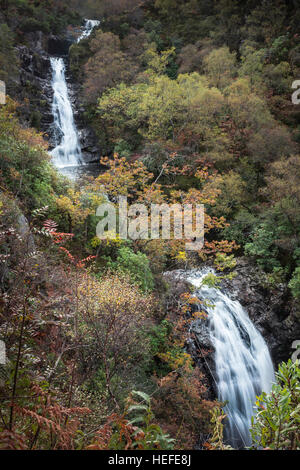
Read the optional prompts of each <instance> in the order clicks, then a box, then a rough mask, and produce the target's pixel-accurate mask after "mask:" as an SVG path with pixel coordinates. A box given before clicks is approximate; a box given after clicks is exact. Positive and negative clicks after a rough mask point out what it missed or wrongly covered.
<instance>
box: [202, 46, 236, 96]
mask: <svg viewBox="0 0 300 470" xmlns="http://www.w3.org/2000/svg"><path fill="white" fill-rule="evenodd" d="M203 63H204V70H205V71H206V73H207V75H208V77H209V80H210V83H211V84H212V85H214V86H216V87H217V88H220V89H223V88H225V87H226V86H228V85H229V84H230V83H231V81H232V79H233V78H234V76H235V74H236V54H235V53H232V52H230V50H229V48H228V47H221V48H220V49H215V50H213V51H212V52H211V53H210V54H208V56H206V57H204V59H203Z"/></svg>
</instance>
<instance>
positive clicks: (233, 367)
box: [187, 269, 275, 448]
mask: <svg viewBox="0 0 300 470" xmlns="http://www.w3.org/2000/svg"><path fill="white" fill-rule="evenodd" d="M208 272H211V270H207V269H206V270H204V271H195V272H191V273H189V274H188V278H187V280H188V281H189V282H190V283H191V284H193V285H194V286H195V287H196V288H197V290H196V292H195V293H196V296H197V297H198V298H199V300H202V301H203V300H205V301H206V300H207V301H208V303H209V305H206V306H205V307H203V306H202V305H201V308H203V309H204V310H205V311H206V313H207V314H208V319H207V321H208V328H209V332H210V337H211V343H212V344H213V345H214V349H215V355H214V358H215V366H216V377H214V379H215V381H216V384H217V389H218V398H219V400H220V401H221V402H225V403H226V406H225V407H224V411H225V413H226V414H227V418H228V420H227V424H226V426H225V438H226V440H227V441H228V442H229V443H230V444H231V445H232V446H233V447H235V448H245V447H247V446H250V445H251V435H250V431H249V428H250V427H251V418H252V416H253V414H254V404H255V401H256V396H257V395H259V394H261V392H262V391H264V392H269V391H270V390H271V386H272V383H273V382H274V380H275V376H274V368H273V364H272V360H271V357H270V353H269V350H268V347H267V345H266V343H265V341H264V339H263V337H262V336H261V334H260V333H259V331H258V330H257V329H256V328H255V326H254V325H253V323H252V322H251V320H250V318H249V316H248V314H247V313H246V311H245V310H244V309H243V307H242V306H241V304H240V303H239V302H238V301H233V300H231V299H230V297H229V296H228V295H226V293H224V292H222V291H221V290H220V289H216V288H212V287H208V286H207V285H203V284H202V283H203V279H204V278H205V276H206V275H207V274H208ZM201 321H205V320H201Z"/></svg>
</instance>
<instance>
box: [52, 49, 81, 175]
mask: <svg viewBox="0 0 300 470" xmlns="http://www.w3.org/2000/svg"><path fill="white" fill-rule="evenodd" d="M51 67H52V88H53V102H52V114H53V119H54V126H55V131H56V138H57V142H58V145H57V146H56V147H55V149H54V150H52V152H51V155H52V157H53V162H54V164H55V166H57V167H58V168H65V167H68V166H76V165H78V164H79V163H81V149H80V143H79V139H78V133H77V129H76V126H75V122H74V115H73V109H72V105H71V102H70V98H69V95H68V88H67V82H66V77H65V64H64V61H63V59H62V58H56V57H52V58H51Z"/></svg>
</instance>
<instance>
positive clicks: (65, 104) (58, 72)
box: [50, 20, 100, 173]
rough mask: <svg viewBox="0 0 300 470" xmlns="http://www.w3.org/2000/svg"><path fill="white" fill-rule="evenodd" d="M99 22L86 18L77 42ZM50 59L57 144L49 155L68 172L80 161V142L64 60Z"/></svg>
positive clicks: (59, 166) (85, 36)
mask: <svg viewBox="0 0 300 470" xmlns="http://www.w3.org/2000/svg"><path fill="white" fill-rule="evenodd" d="M99 23H100V22H99V21H98V20H86V24H85V26H84V29H83V32H82V35H81V36H80V37H79V38H78V40H77V42H79V41H80V40H81V39H83V38H87V37H88V36H90V34H91V33H92V31H93V29H94V28H95V27H96V26H98V25H99ZM50 60H51V67H52V82H51V85H52V89H53V102H52V115H53V121H54V128H55V134H56V141H57V146H56V147H55V148H54V149H53V150H52V152H51V155H52V159H53V163H54V165H55V166H56V167H57V168H59V169H60V170H61V171H62V172H65V173H69V172H68V170H66V169H68V168H69V169H70V167H77V166H78V165H80V164H81V163H82V160H81V148H80V142H79V137H78V132H77V128H76V124H75V120H74V113H73V109H72V105H71V101H70V98H69V93H68V87H67V82H66V76H65V63H64V60H63V58H61V57H51V59H50ZM64 169H65V171H64Z"/></svg>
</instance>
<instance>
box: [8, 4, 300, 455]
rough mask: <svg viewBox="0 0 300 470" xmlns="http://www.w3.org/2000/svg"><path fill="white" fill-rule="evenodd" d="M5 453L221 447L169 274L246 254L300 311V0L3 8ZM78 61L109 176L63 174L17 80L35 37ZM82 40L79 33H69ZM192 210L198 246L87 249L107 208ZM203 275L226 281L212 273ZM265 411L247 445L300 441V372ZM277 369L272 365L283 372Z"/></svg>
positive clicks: (266, 401)
mask: <svg viewBox="0 0 300 470" xmlns="http://www.w3.org/2000/svg"><path fill="white" fill-rule="evenodd" d="M0 8H1V10H0V79H1V80H4V81H5V82H6V85H7V90H8V94H9V96H7V102H6V105H2V106H1V105H0V225H1V229H0V239H1V245H0V339H1V340H3V341H4V342H5V345H6V350H7V358H8V361H7V363H6V365H5V366H1V365H0V373H1V375H0V401H1V407H0V449H16V450H17V449H30V450H35V449H51V450H57V449H76V450H79V449H96V450H105V449H127V450H132V449H174V448H175V449H193V448H197V449H200V448H201V449H205V450H224V449H227V448H228V446H227V445H226V443H224V442H223V423H224V422H225V421H226V417H225V416H224V413H223V411H222V404H221V403H218V402H217V400H216V399H215V398H214V397H213V396H212V395H211V393H210V391H209V390H208V382H207V378H206V377H205V375H204V374H203V372H202V371H200V370H199V368H197V367H196V366H195V362H194V359H193V358H192V357H191V355H189V354H188V353H187V351H186V349H185V343H186V338H187V331H188V328H189V324H190V323H191V322H192V321H193V320H194V319H195V318H199V317H200V318H202V319H203V321H206V318H205V317H206V314H205V313H204V312H201V311H200V312H199V311H197V312H195V309H194V308H193V306H194V303H195V298H194V297H193V293H192V291H189V290H188V289H187V291H186V292H178V290H177V291H176V288H174V286H172V285H169V284H168V282H166V280H165V279H164V276H163V273H164V272H165V271H170V270H174V269H185V268H187V267H192V268H193V267H197V266H201V265H202V264H203V263H207V264H210V265H214V266H215V268H216V270H217V271H219V272H220V273H221V276H223V277H227V278H228V279H229V281H230V278H231V277H232V276H234V268H235V264H236V258H239V257H246V258H247V259H248V260H249V263H252V264H253V265H255V266H256V267H257V269H258V271H259V273H260V279H261V285H262V286H263V287H264V288H265V289H267V290H270V291H274V292H276V290H277V288H278V286H279V285H282V284H285V285H286V286H287V302H289V304H290V305H291V306H292V307H291V312H292V313H291V315H293V317H295V316H296V317H297V318H298V320H299V318H300V153H299V143H300V105H295V104H293V103H292V98H291V95H292V93H293V91H294V90H293V89H292V83H293V82H294V81H295V80H300V36H299V22H300V2H299V1H298V0H294V1H293V0H274V1H269V0H262V1H253V0H248V1H244V2H238V1H234V0H190V1H188V0H185V1H184V0H176V1H175V0H145V1H143V0H110V1H106V0H87V1H86V2H81V1H79V0H69V1H68V2H66V1H63V0H50V1H34V0H0ZM83 18H97V19H101V25H100V27H99V28H97V29H96V30H95V31H94V32H93V33H92V35H91V36H90V37H89V38H87V39H85V40H82V41H81V42H80V43H78V44H77V43H75V42H74V43H73V45H72V46H71V47H70V52H69V64H68V65H69V72H70V75H71V76H72V79H73V81H74V82H76V83H77V84H79V88H80V102H81V104H82V107H83V109H84V113H83V119H84V122H85V123H86V125H87V126H90V127H92V129H93V130H94V132H95V134H96V136H97V141H98V145H99V149H101V151H100V152H99V163H100V162H101V165H99V168H101V169H100V171H99V176H95V177H91V176H83V177H82V178H81V179H80V180H77V181H76V182H75V183H74V182H72V181H69V180H68V179H67V178H65V177H63V176H62V175H60V174H59V173H58V171H57V170H56V169H55V168H54V167H53V165H52V164H51V158H50V156H49V153H48V152H47V149H48V143H47V136H45V135H43V133H42V132H41V131H40V124H39V119H38V115H37V113H35V110H34V107H32V105H31V103H30V86H29V85H30V84H28V89H23V88H22V87H21V85H20V83H19V78H18V77H19V75H18V74H19V67H20V63H19V56H18V49H17V47H18V46H22V45H25V46H27V47H30V38H31V36H30V35H31V34H32V33H34V32H36V31H42V33H43V35H44V36H45V37H48V36H49V35H50V34H52V35H58V36H63V35H64V34H66V31H69V32H71V33H72V34H76V31H77V30H78V28H79V27H80V25H81V24H82V21H83ZM74 32H75V33H74ZM105 195H107V196H108V197H109V199H110V200H111V201H112V202H116V198H117V196H118V195H125V196H127V197H128V200H129V201H131V202H143V203H144V204H146V205H147V206H150V205H151V203H164V202H166V203H177V202H180V203H194V204H196V203H199V204H204V205H205V209H206V219H205V245H204V247H203V249H202V250H201V251H200V252H197V253H188V252H186V251H185V242H184V241H180V240H171V241H169V242H167V241H162V240H152V241H144V240H136V241H129V240H128V241H127V240H122V239H120V237H118V236H116V237H114V238H111V239H109V240H107V241H101V240H99V239H98V238H97V237H96V225H97V223H98V218H97V217H96V215H95V214H96V208H97V207H98V205H99V204H100V203H101V202H103V201H104V200H105V197H106V196H105ZM208 282H211V283H216V280H215V279H212V278H210V279H209V281H208ZM289 357H290V351H287V352H286V363H283V364H281V365H280V366H279V371H278V380H277V384H276V385H274V389H273V393H272V394H271V395H262V396H261V397H260V398H259V399H258V411H257V413H258V419H257V421H256V422H255V423H254V424H253V427H252V431H251V432H252V436H253V447H254V448H255V447H257V448H269V449H285V450H290V449H293V450H294V449H299V447H300V436H299V395H300V393H299V375H300V372H299V366H298V363H297V362H296V363H293V362H292V361H291V360H289ZM277 366H278V365H277Z"/></svg>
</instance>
